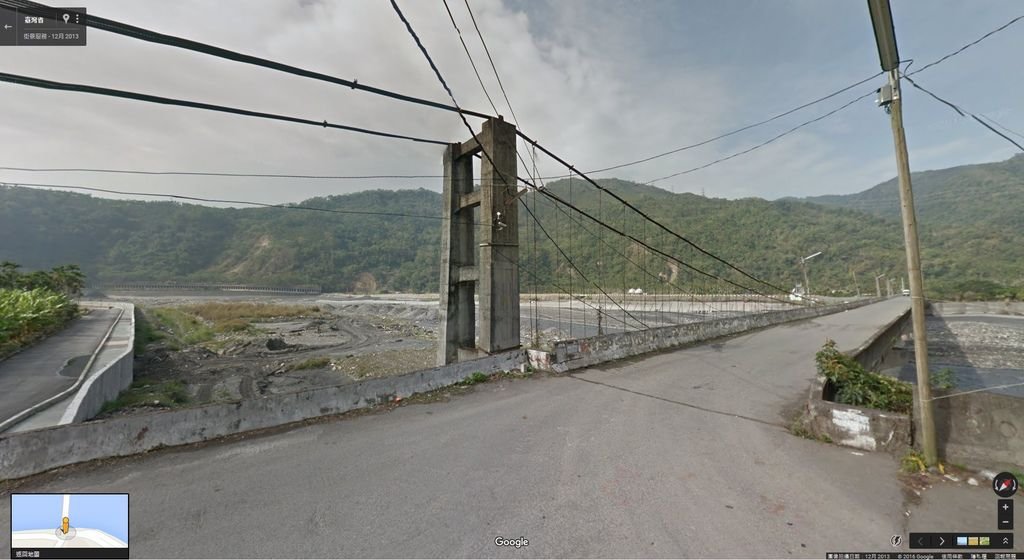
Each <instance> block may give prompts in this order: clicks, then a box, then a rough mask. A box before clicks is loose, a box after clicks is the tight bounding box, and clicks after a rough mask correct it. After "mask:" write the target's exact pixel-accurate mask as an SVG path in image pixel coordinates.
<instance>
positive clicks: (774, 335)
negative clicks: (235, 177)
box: [0, 299, 995, 558]
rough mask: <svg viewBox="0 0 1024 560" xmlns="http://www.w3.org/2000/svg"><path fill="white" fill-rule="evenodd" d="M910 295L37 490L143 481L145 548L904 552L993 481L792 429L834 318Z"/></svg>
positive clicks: (868, 312) (886, 311) (158, 552)
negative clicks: (968, 483) (917, 523)
mask: <svg viewBox="0 0 1024 560" xmlns="http://www.w3.org/2000/svg"><path fill="white" fill-rule="evenodd" d="M907 305H909V300H906V299H902V300H901V299H894V300H889V301H887V302H883V303H880V304H875V305H873V306H870V307H868V308H861V309H857V310H853V311H848V312H844V313H841V314H837V315H832V316H827V317H821V318H818V319H815V320H811V321H803V322H799V323H791V324H787V325H783V326H779V327H775V328H771V329H767V330H762V331H758V332H755V333H749V334H746V335H743V336H739V337H735V338H731V339H728V340H724V341H720V342H716V343H714V344H709V345H704V346H698V347H694V348H689V349H684V350H679V351H675V352H670V353H664V354H659V355H654V356H651V357H647V358H644V359H639V360H633V361H629V362H620V363H616V364H614V365H608V366H607V367H601V368H591V369H588V370H583V371H580V372H577V373H576V374H574V375H570V376H557V377H540V378H537V379H527V380H502V381H495V382H490V383H485V384H480V385H477V386H475V388H474V390H473V391H472V392H470V393H469V394H466V395H464V396H458V397H453V398H452V399H451V400H449V401H448V402H440V403H432V404H414V405H407V406H403V407H399V408H397V409H395V410H393V411H392V412H389V413H386V414H371V415H364V416H360V417H357V418H353V419H349V420H344V421H333V422H326V423H322V424H316V425H312V426H307V427H303V428H298V429H292V430H289V431H284V432H280V433H276V434H270V435H261V436H255V437H249V438H245V439H242V440H239V441H235V442H228V443H218V444H210V445H205V446H196V447H191V448H188V449H184V450H166V451H163V452H156V453H151V454H148V455H146V456H143V457H140V458H137V459H128V460H120V461H114V462H111V463H108V464H105V465H93V466H87V467H81V468H77V469H72V470H69V471H65V472H63V473H61V474H59V475H56V476H49V477H45V478H40V479H37V480H35V481H32V482H30V483H28V484H26V485H24V486H22V487H21V488H18V491H31V492H66V491H71V492H129V493H130V494H131V516H130V523H131V530H130V534H131V535H130V545H131V550H132V555H133V556H134V557H225V558H231V557H247V556H248V557H351V556H358V557H396V556H398V557H438V556H441V557H449V556H454V557H513V558H520V557H530V558H532V557H637V556H640V557H695V556H696V557H755V558H756V557H766V556H767V557H782V558H785V557H822V556H823V555H824V554H825V553H826V552H828V551H858V550H876V551H883V550H893V549H892V548H891V546H890V544H889V541H890V538H891V537H892V535H894V534H904V537H905V533H906V531H907V530H908V529H909V528H910V523H911V521H910V520H912V519H916V518H917V516H918V513H919V512H918V509H921V510H923V511H924V513H925V514H927V515H931V516H932V518H934V519H942V520H944V521H945V522H950V521H951V520H959V521H961V522H962V523H963V524H962V525H959V526H960V527H961V528H963V529H965V530H966V529H970V528H973V529H974V530H985V531H991V530H992V529H991V528H990V527H987V526H986V525H993V526H994V524H995V519H994V504H995V502H994V500H993V498H994V496H993V495H992V494H991V491H990V490H987V489H979V488H965V489H963V490H962V491H958V493H957V494H956V495H955V499H956V502H955V503H948V502H949V501H948V500H944V499H939V500H929V499H928V495H927V492H926V494H925V497H924V499H921V498H913V499H911V498H908V497H907V496H908V493H907V492H906V491H905V490H904V489H903V487H902V486H901V484H900V483H899V482H898V481H897V478H896V471H897V469H898V465H897V463H896V461H895V460H894V459H893V458H892V457H890V456H888V455H885V454H879V453H860V452H854V451H852V450H850V449H846V448H841V447H837V446H832V445H827V444H823V443H818V442H815V441H810V440H806V439H801V438H798V437H795V436H792V435H790V434H789V433H788V432H787V431H786V429H785V427H784V426H785V425H786V423H787V420H788V414H787V412H788V411H789V410H791V409H792V408H793V407H795V406H796V405H797V404H798V403H799V401H800V399H801V398H802V396H803V395H804V394H805V392H806V389H807V384H808V381H809V379H810V378H811V377H812V376H813V363H812V358H813V355H814V352H815V351H816V350H817V349H818V348H819V347H820V346H821V343H823V342H824V339H825V337H826V336H827V337H831V338H833V339H835V340H837V342H838V343H839V345H840V347H843V348H851V347H853V346H856V345H857V344H859V343H860V342H862V341H863V340H864V339H865V337H867V336H868V335H869V334H870V333H871V332H873V331H874V330H875V329H877V328H878V327H880V326H881V325H883V324H885V323H886V322H887V321H889V320H891V319H892V318H894V317H895V316H896V314H897V313H899V312H900V311H902V310H903V309H905V308H906V306H907ZM989 502H991V503H992V507H988V506H987V505H984V504H988V503H989ZM977 504H983V505H982V506H977ZM972 505H974V506H977V507H974V508H973V509H970V508H971V506H972ZM989 510H991V512H990V513H991V514H992V515H991V516H992V520H991V523H984V521H985V519H986V518H984V515H982V514H979V513H978V512H982V513H983V512H984V511H989ZM963 512H972V513H963ZM908 514H909V516H908ZM5 515H8V512H7V511H6V508H3V509H0V526H4V524H5V523H7V521H8V520H7V519H6V518H5V517H4V516H5ZM979 515H981V517H978V516H979ZM968 517H970V518H968ZM979 519H981V521H979ZM979 523H984V524H981V525H979ZM915 530H926V529H925V528H922V527H917V528H915ZM496 537H505V538H512V539H516V538H519V537H523V538H525V539H527V540H528V541H529V544H528V546H526V547H523V548H519V549H516V548H510V547H498V546H496V545H495V538H496Z"/></svg>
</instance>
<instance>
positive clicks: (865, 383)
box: [814, 340, 914, 414]
mask: <svg viewBox="0 0 1024 560" xmlns="http://www.w3.org/2000/svg"><path fill="white" fill-rule="evenodd" d="M814 360H815V363H816V364H817V366H818V373H820V374H821V375H823V376H824V377H825V378H826V379H828V380H829V382H831V384H832V386H833V387H834V388H835V390H836V394H835V401H836V402H838V403H842V404H848V405H851V406H866V407H869V408H877V409H881V410H888V411H890V412H899V413H902V414H908V413H909V412H910V409H911V408H912V407H913V405H914V394H913V387H912V386H911V385H910V384H909V383H906V382H903V381H900V380H898V379H894V378H892V377H889V376H887V375H880V374H878V373H874V372H870V371H865V370H864V367H863V366H861V365H860V364H859V363H857V361H856V360H854V359H853V358H851V357H850V356H847V355H846V354H844V353H842V352H840V351H839V350H838V349H837V348H836V343H835V341H833V340H826V341H825V345H824V346H823V347H822V349H821V350H819V351H818V353H817V354H816V355H815V357H814Z"/></svg>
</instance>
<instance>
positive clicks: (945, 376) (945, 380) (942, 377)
mask: <svg viewBox="0 0 1024 560" xmlns="http://www.w3.org/2000/svg"><path fill="white" fill-rule="evenodd" d="M931 379H932V387H934V388H936V389H953V388H955V387H956V375H954V374H953V370H951V369H949V368H942V369H940V370H939V371H936V372H933V373H932V376H931Z"/></svg>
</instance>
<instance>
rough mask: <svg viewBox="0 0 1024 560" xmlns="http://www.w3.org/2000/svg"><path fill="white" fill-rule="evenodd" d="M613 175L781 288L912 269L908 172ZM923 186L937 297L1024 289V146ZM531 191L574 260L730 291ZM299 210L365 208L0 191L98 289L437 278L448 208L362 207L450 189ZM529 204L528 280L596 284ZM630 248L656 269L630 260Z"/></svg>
mask: <svg viewBox="0 0 1024 560" xmlns="http://www.w3.org/2000/svg"><path fill="white" fill-rule="evenodd" d="M599 182H600V183H601V184H602V185H603V186H605V187H606V188H607V189H609V190H611V191H613V192H615V193H616V194H618V195H620V196H622V197H623V198H625V199H627V200H629V201H630V203H631V204H634V205H635V206H637V207H639V208H640V209H641V210H643V211H644V212H646V213H648V214H649V215H651V216H652V217H653V218H655V219H657V220H659V221H661V222H663V223H665V224H666V225H668V226H669V227H670V228H672V229H673V230H674V231H677V232H680V233H682V234H683V235H684V236H686V238H687V239H689V240H691V241H693V242H694V243H696V244H698V245H700V246H701V247H703V248H705V249H707V250H709V251H711V252H713V253H715V254H717V255H720V256H722V257H724V258H725V259H727V260H729V261H730V262H732V263H734V264H736V265H738V266H740V267H741V268H743V269H744V270H746V271H748V272H750V273H752V274H753V275H755V276H758V277H759V278H763V279H765V280H767V281H769V282H772V283H774V284H776V285H779V286H784V287H787V288H789V287H792V286H794V285H795V284H797V283H800V282H802V277H801V274H800V270H799V267H798V261H797V259H798V258H799V257H800V256H801V255H808V254H810V253H812V252H815V251H823V254H822V256H821V257H818V258H816V259H815V260H814V261H812V263H811V265H810V274H811V285H812V288H813V289H814V290H815V291H816V292H819V293H828V292H831V291H832V290H836V291H837V292H838V293H852V292H853V291H854V285H855V282H856V284H857V285H858V286H859V290H860V292H862V293H863V292H873V291H874V277H875V276H876V275H878V274H881V273H885V274H888V275H889V276H890V277H892V278H899V277H901V276H903V275H905V270H906V269H905V264H904V251H903V235H902V228H901V226H900V222H899V205H898V202H896V201H897V198H895V194H896V193H895V181H889V182H886V183H883V184H881V185H878V186H875V187H873V188H871V189H868V190H866V191H864V192H862V193H857V194H853V195H844V196H825V197H812V198H808V199H802V200H797V199H783V200H777V201H766V200H761V199H756V198H754V199H743V200H724V199H709V198H704V197H702V196H698V195H694V194H690V193H680V194H674V193H671V192H668V191H665V190H662V189H659V188H656V187H651V186H646V185H639V184H636V183H631V182H629V181H622V180H618V179H608V180H603V179H602V180H600V181H599ZM548 188H549V189H551V191H552V192H554V193H556V194H558V196H560V197H562V198H564V199H566V200H571V201H572V203H573V204H574V205H576V206H578V207H579V208H580V209H582V210H585V211H586V212H588V213H590V214H592V215H594V216H597V217H600V218H601V219H602V220H604V221H606V222H608V223H609V224H611V225H613V226H615V227H617V228H619V229H623V230H625V231H628V232H629V233H630V234H631V235H634V236H636V237H638V238H641V239H645V240H647V242H649V243H650V244H652V245H654V246H657V247H659V248H661V249H663V250H665V251H667V252H669V253H672V254H674V255H677V256H679V257H680V258H681V259H683V260H684V261H685V262H687V263H688V264H693V265H694V266H697V267H698V268H701V269H703V270H707V271H709V272H711V273H713V274H720V275H723V276H724V277H728V278H735V279H737V281H741V282H739V283H747V284H750V282H751V281H749V280H748V279H746V278H744V277H742V276H737V275H735V271H732V270H730V269H728V268H727V267H724V266H723V265H721V263H718V262H716V261H714V260H713V259H710V258H707V257H706V256H704V255H701V254H700V253H699V252H697V251H696V250H694V249H693V248H692V247H689V246H688V245H686V244H685V243H683V242H681V241H679V240H677V239H674V238H672V237H671V236H669V235H667V234H665V233H664V232H660V231H659V230H658V229H657V228H656V227H655V226H653V225H652V224H650V223H647V224H646V225H645V224H644V221H643V220H641V219H640V218H639V217H638V216H636V215H635V214H634V213H632V212H628V211H627V212H623V207H622V205H621V204H619V203H617V202H616V201H614V200H613V198H612V197H611V196H609V195H607V194H603V193H601V192H600V191H598V190H597V189H595V188H593V187H592V186H591V185H588V184H585V183H584V182H583V181H581V180H579V179H576V180H573V181H572V182H571V183H570V181H569V180H561V181H556V182H553V183H549V184H548ZM914 189H915V193H916V194H917V195H918V197H919V198H918V203H917V206H918V208H919V210H920V212H919V216H920V221H921V229H922V247H923V249H922V254H923V260H924V269H925V275H926V284H927V286H928V289H929V293H930V294H931V295H933V296H937V297H948V298H953V297H982V296H985V297H1000V296H1009V295H1013V296H1019V297H1024V156H1016V157H1014V158H1011V159H1010V160H1007V161H1005V162H998V163H991V164H981V165H973V166H963V167H958V168H952V169H945V170H938V171H928V172H923V173H920V174H915V175H914ZM964 193H969V194H968V195H966V196H964ZM535 200H536V202H535ZM523 201H524V202H525V203H526V204H527V205H529V206H530V207H531V208H532V209H533V211H534V213H535V214H536V215H537V216H538V218H539V219H540V221H541V223H542V224H543V226H544V229H545V230H546V231H547V234H548V235H551V236H552V237H553V238H554V239H555V240H556V241H557V242H558V244H559V246H561V247H562V249H563V250H564V251H566V253H567V254H568V255H569V256H570V258H572V259H573V261H574V264H575V265H576V266H577V268H580V270H582V271H583V274H584V275H586V276H587V278H589V279H590V280H592V281H595V282H598V283H599V284H601V285H602V286H604V287H606V289H611V290H618V289H621V287H622V285H628V286H629V287H645V288H647V289H648V290H656V289H664V285H660V286H659V282H664V279H671V280H670V281H672V282H673V283H677V285H678V286H680V287H683V288H686V289H691V290H710V289H730V288H729V287H716V286H714V285H713V284H714V282H711V283H710V284H709V280H708V279H707V278H706V277H702V276H700V275H697V274H691V273H690V271H688V270H687V269H686V268H685V267H680V266H678V265H676V264H675V263H665V262H664V259H659V258H655V257H654V256H653V255H652V254H651V253H649V252H646V251H644V250H643V248H642V247H641V246H639V245H638V244H636V243H625V242H624V241H623V239H622V238H621V237H617V236H615V235H614V234H612V233H610V232H608V231H606V230H605V231H603V232H602V231H601V230H602V228H600V227H598V226H597V225H595V224H593V223H592V222H590V221H589V220H587V219H586V218H584V217H583V216H581V215H578V214H576V213H574V212H569V213H567V212H564V211H562V210H559V209H557V208H556V207H555V206H554V205H553V204H552V203H551V202H550V201H548V200H547V199H545V198H544V197H543V196H540V195H534V194H532V193H531V194H528V195H526V196H524V197H523ZM301 205H302V206H308V207H315V208H323V209H327V210H333V211H336V212H356V213H332V212H311V211H300V210H288V209H281V208H213V207H205V206H197V205H188V204H180V203H177V202H143V201H126V200H111V199H101V198H94V197H90V196H87V195H81V194H75V193H67V192H57V191H45V190H34V189H26V188H18V187H10V186H0V239H3V240H4V241H3V242H2V243H0V261H3V260H10V261H14V262H18V263H21V264H22V265H23V266H24V267H25V268H26V269H41V268H50V267H52V266H55V265H57V264H64V263H77V264H79V265H80V266H81V267H82V269H83V270H84V271H85V272H86V274H87V275H88V277H89V283H90V284H93V285H95V284H97V283H104V282H117V281H132V280H136V281H172V280H173V281H182V280H192V281H208V282H236V283H254V284H255V283H258V284H279V285H280V284H290V285H303V284H320V285H322V286H324V288H325V289H327V290H333V291H350V290H368V291H374V290H387V291H417V292H433V291H436V290H437V283H438V278H439V272H438V266H439V239H440V231H441V221H440V220H439V219H437V218H433V219H431V218H422V217H418V218H417V217H399V216H375V215H365V214H359V213H358V212H380V211H385V212H391V213H398V214H414V215H418V216H434V217H437V216H439V215H440V208H441V195H440V194H439V193H437V192H434V191H428V190H424V189H420V190H397V191H388V190H373V191H363V192H358V193H354V194H349V195H342V196H328V197H318V198H314V199H310V200H306V201H303V202H302V203H301ZM519 214H520V257H521V262H522V265H523V268H524V270H527V271H529V272H528V273H526V272H524V273H523V274H521V283H522V286H523V290H524V291H528V290H531V289H533V287H532V284H533V283H539V284H542V285H543V286H542V289H548V290H555V287H554V286H555V285H556V284H557V285H558V286H561V287H562V288H566V289H568V288H569V287H570V286H571V287H572V290H573V291H574V292H576V291H581V290H582V291H584V292H594V291H595V289H594V288H593V287H592V285H591V284H590V283H588V282H587V281H584V279H583V278H582V277H580V275H579V274H577V273H575V272H574V271H573V270H572V267H571V266H569V265H568V263H566V261H565V259H564V257H563V256H562V255H561V253H560V252H559V251H558V250H557V249H556V248H555V247H554V246H553V245H552V244H551V243H550V242H549V241H548V240H547V236H546V235H544V234H543V233H542V231H541V230H539V229H537V228H535V227H534V226H533V223H532V219H531V218H530V217H529V215H528V213H527V212H525V211H523V210H520V212H519ZM576 222H578V223H579V224H582V225H578V224H577V223H576ZM588 230H589V232H588ZM598 232H601V233H600V236H596V235H591V234H598ZM623 254H625V255H626V256H628V257H630V258H631V259H633V260H634V262H636V263H638V264H641V265H642V266H644V267H645V268H646V269H647V270H646V272H644V271H641V270H639V268H638V267H636V266H633V265H630V264H627V262H626V260H625V258H623V257H622V255H623ZM730 275H731V276H730ZM658 278H662V279H663V280H658ZM759 288H761V289H764V286H759Z"/></svg>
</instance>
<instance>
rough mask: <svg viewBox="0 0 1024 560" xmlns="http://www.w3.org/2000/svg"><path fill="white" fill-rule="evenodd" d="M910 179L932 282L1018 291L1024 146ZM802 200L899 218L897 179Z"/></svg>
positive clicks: (1023, 263) (1022, 283)
mask: <svg viewBox="0 0 1024 560" xmlns="http://www.w3.org/2000/svg"><path fill="white" fill-rule="evenodd" d="M911 179H912V183H913V188H914V207H915V208H916V210H917V218H918V221H919V223H920V230H921V232H922V235H924V237H923V238H922V253H923V265H922V267H923V269H924V271H925V274H926V275H930V276H931V277H933V278H935V279H936V280H937V283H936V287H937V288H938V289H939V290H940V291H942V292H944V293H951V294H954V295H955V294H957V293H961V292H965V291H974V292H990V293H993V294H995V295H998V294H999V293H1006V292H1011V293H1012V292H1014V291H1016V292H1017V293H1018V297H1021V298H1022V299H1024V294H1021V293H1020V292H1021V291H1022V289H1024V154H1017V155H1015V156H1014V157H1012V158H1010V159H1008V160H1006V161H1000V162H994V163H983V164H977V165H965V166H960V167H952V168H949V169H939V170H935V171H922V172H919V173H913V174H912V175H911ZM802 200H804V201H807V202H813V203H817V204H823V205H826V206H830V207H835V208H843V209H849V210H856V211H859V212H864V213H868V214H871V215H874V216H878V217H881V218H884V219H886V220H890V221H892V222H895V223H897V224H899V223H901V222H900V203H899V190H898V186H897V183H896V179H892V180H890V181H886V182H885V183H882V184H880V185H877V186H875V187H873V188H870V189H868V190H866V191H863V192H859V193H856V194H851V195H843V196H835V195H829V196H818V197H810V198H805V199H802ZM925 240H927V242H926V241H925ZM1001 286H1002V287H1001ZM1006 286H1012V287H1015V288H1016V290H1007V289H1005V287H1006Z"/></svg>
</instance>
